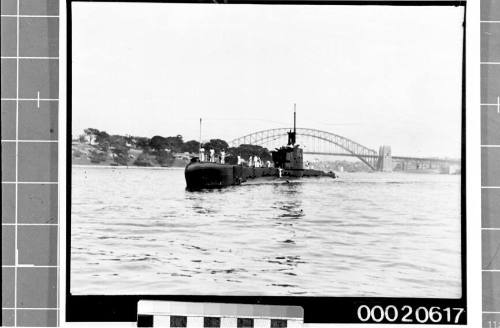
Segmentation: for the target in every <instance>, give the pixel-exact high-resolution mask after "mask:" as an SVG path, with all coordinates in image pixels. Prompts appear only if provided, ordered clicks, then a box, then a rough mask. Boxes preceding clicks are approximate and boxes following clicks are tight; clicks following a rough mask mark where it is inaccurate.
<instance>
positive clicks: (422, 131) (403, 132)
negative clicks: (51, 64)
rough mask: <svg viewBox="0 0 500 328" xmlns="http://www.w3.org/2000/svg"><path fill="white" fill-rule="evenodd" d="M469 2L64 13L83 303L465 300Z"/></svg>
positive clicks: (76, 286) (151, 7)
mask: <svg viewBox="0 0 500 328" xmlns="http://www.w3.org/2000/svg"><path fill="white" fill-rule="evenodd" d="M463 20H464V7H463V6H377V5H366V6H348V5H335V6H320V5H277V4H275V5H256V4H222V5H221V4H216V3H214V4H208V3H206V4H194V3H184V4H181V3H141V2H122V3H111V2H78V1H75V2H74V3H73V4H72V22H71V23H72V35H71V47H72V48H71V52H72V58H71V59H68V60H71V65H72V68H71V70H72V74H71V83H72V85H71V88H72V89H71V121H70V131H69V133H70V134H71V141H68V142H71V154H68V156H70V159H71V160H70V165H71V168H70V169H71V170H70V172H71V175H70V178H71V184H70V188H71V198H70V200H69V199H68V201H70V220H71V231H70V238H71V249H69V252H70V265H71V269H70V272H69V276H70V283H71V284H70V286H71V288H70V293H71V294H72V295H217V296H289V297H394V298H443V299H460V298H461V297H462V291H463V276H462V275H463V271H462V268H463V266H462V264H463V263H462V260H463V257H462V255H463V254H462V250H463V248H462V246H463V245H462V242H463V241H462V232H463V230H462V229H464V227H463V226H462V223H463V221H462V214H463V213H462V203H461V197H462V192H463V191H462V190H463V189H462V187H463V184H462V163H463V161H462V156H463V152H462V150H463V148H462V145H463V140H464V138H463V130H462V120H463V115H462V113H463V104H462V100H463V89H462V82H463V76H462V75H463V69H462V67H463V44H464V40H463Z"/></svg>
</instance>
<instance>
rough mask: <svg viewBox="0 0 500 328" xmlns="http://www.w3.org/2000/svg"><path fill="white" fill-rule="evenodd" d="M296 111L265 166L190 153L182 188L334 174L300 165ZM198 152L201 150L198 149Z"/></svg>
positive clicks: (301, 160)
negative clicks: (282, 141)
mask: <svg viewBox="0 0 500 328" xmlns="http://www.w3.org/2000/svg"><path fill="white" fill-rule="evenodd" d="M296 117H297V116H296V111H295V108H294V112H293V131H292V130H290V131H289V132H287V134H288V143H287V145H285V146H281V147H280V148H277V149H275V150H273V151H271V156H272V161H273V164H272V165H271V163H268V166H261V165H259V164H257V163H258V162H257V161H256V163H254V164H253V165H248V166H245V165H243V164H241V163H238V165H234V164H225V163H224V159H222V160H221V162H219V163H217V162H215V161H213V158H211V159H210V160H209V161H204V159H203V157H204V156H203V155H202V156H200V157H201V159H200V157H193V158H192V159H191V161H190V162H189V163H188V164H187V165H186V168H185V170H184V176H185V179H186V189H187V190H190V191H196V190H202V189H213V188H224V187H228V186H235V185H240V184H242V183H245V182H247V181H249V180H253V179H258V178H264V177H271V178H272V177H274V178H277V179H280V178H286V177H293V178H306V177H331V178H336V177H337V176H336V175H335V173H334V172H332V171H330V172H324V171H320V170H314V169H309V168H305V167H304V159H303V150H302V148H300V147H299V145H298V144H297V143H296V141H297V139H296V137H297V129H296ZM200 153H201V151H200Z"/></svg>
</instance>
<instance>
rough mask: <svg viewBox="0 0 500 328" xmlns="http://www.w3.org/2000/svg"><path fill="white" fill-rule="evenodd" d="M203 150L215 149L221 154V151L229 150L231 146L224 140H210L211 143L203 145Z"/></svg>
mask: <svg viewBox="0 0 500 328" xmlns="http://www.w3.org/2000/svg"><path fill="white" fill-rule="evenodd" d="M203 148H205V150H208V149H213V150H215V152H216V153H220V151H221V150H227V149H228V148H229V145H228V144H227V142H226V141H225V140H222V139H210V141H209V142H207V143H204V144H203Z"/></svg>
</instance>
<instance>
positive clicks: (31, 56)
mask: <svg viewBox="0 0 500 328" xmlns="http://www.w3.org/2000/svg"><path fill="white" fill-rule="evenodd" d="M0 3H1V33H2V34H1V60H2V63H1V64H2V73H1V76H2V80H1V83H2V85H1V97H2V99H1V101H2V104H1V108H2V325H3V326H56V325H57V324H58V307H59V305H58V298H57V289H58V287H57V286H58V274H59V273H58V271H59V270H58V263H59V260H58V258H57V254H58V251H57V247H58V228H59V227H58V212H57V206H58V183H57V172H58V168H57V147H58V130H57V129H58V105H59V101H58V98H59V94H58V92H59V91H58V89H59V85H58V83H59V76H58V74H59V72H58V70H59V58H58V56H59V17H58V16H59V1H58V0H1V1H0Z"/></svg>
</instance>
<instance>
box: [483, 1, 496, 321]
mask: <svg viewBox="0 0 500 328" xmlns="http://www.w3.org/2000/svg"><path fill="white" fill-rule="evenodd" d="M481 162H482V164H481V165H482V168H481V170H482V173H481V175H482V177H481V186H482V188H481V197H482V199H481V201H482V225H481V226H482V248H483V249H482V254H483V255H482V276H483V304H482V305H483V327H488V328H500V251H499V250H500V1H498V0H481Z"/></svg>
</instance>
